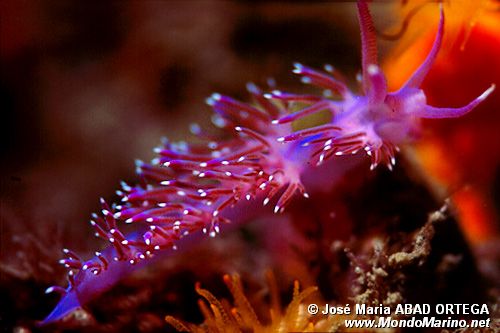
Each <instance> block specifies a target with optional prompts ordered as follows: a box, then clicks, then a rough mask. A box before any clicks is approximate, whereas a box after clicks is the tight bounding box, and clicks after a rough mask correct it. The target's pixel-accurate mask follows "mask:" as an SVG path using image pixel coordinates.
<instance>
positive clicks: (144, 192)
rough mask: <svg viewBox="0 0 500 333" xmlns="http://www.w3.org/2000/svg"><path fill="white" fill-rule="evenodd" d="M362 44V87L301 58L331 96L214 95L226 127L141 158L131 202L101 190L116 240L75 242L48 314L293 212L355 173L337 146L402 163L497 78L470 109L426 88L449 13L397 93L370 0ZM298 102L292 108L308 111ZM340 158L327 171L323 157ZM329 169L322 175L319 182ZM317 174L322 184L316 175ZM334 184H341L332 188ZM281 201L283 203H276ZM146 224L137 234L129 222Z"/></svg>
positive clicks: (101, 232)
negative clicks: (313, 121) (435, 101)
mask: <svg viewBox="0 0 500 333" xmlns="http://www.w3.org/2000/svg"><path fill="white" fill-rule="evenodd" d="M358 17H359V23H360V28H361V45H362V52H361V57H362V73H363V77H362V82H361V87H360V88H361V89H360V90H361V91H362V94H356V93H355V92H353V91H351V90H350V89H349V88H348V85H347V84H346V83H345V82H343V81H342V80H341V79H339V75H338V73H337V72H336V71H335V70H334V69H333V67H332V66H330V65H327V66H325V72H321V71H317V70H314V69H311V68H309V67H306V66H303V65H301V64H298V63H297V64H295V66H294V67H295V68H294V70H293V72H294V73H295V74H298V75H301V77H302V82H303V83H305V84H311V85H314V86H316V87H318V88H320V89H321V90H322V93H321V94H317V95H314V94H307V95H304V94H295V93H287V92H282V91H278V90H273V91H271V92H269V93H265V92H263V91H262V90H260V88H258V87H257V86H256V85H254V84H248V86H247V88H248V91H249V93H250V95H251V96H252V97H253V99H254V102H255V103H254V104H252V105H250V104H246V103H243V102H240V101H237V100H235V99H233V98H231V97H228V96H224V95H221V94H217V93H216V94H213V95H212V96H211V97H209V98H208V99H207V104H208V105H209V106H210V107H211V108H212V111H213V113H214V115H213V117H212V121H213V123H214V125H215V126H216V127H218V128H220V129H221V132H223V133H225V134H224V135H214V134H208V133H206V132H204V131H203V130H202V129H201V128H200V127H199V126H197V125H192V126H191V131H192V132H193V134H195V135H196V136H198V137H199V140H198V141H199V142H200V143H191V144H188V143H187V142H183V141H182V142H169V141H168V140H164V142H163V144H162V146H160V147H158V148H155V150H154V151H155V153H156V154H157V157H156V158H155V159H153V160H152V161H151V163H144V162H141V161H138V162H136V169H137V174H138V175H139V177H140V182H139V183H138V184H137V185H135V186H130V185H128V184H126V183H122V189H121V190H119V191H117V195H118V196H119V197H120V198H121V203H120V204H112V205H108V204H107V203H106V202H105V201H104V200H101V207H102V208H101V214H99V215H98V214H94V215H93V216H92V220H91V221H90V224H91V226H92V228H93V229H94V232H95V235H96V236H97V237H99V238H101V239H103V240H104V241H105V242H106V243H107V244H108V247H107V248H106V249H105V250H103V251H100V252H96V255H95V257H94V258H93V259H90V260H87V261H83V260H81V259H80V258H79V257H78V256H77V255H76V254H75V253H73V252H71V251H69V250H65V251H64V253H65V255H66V258H65V259H62V260H61V264H63V265H64V266H66V267H67V268H68V269H69V273H68V280H69V286H68V287H67V289H66V291H63V290H62V288H58V287H52V288H49V289H48V290H47V291H48V292H52V291H53V292H60V293H62V294H63V298H62V299H61V301H60V302H59V304H58V305H57V307H56V308H55V310H54V311H53V312H52V313H51V314H50V315H49V316H48V317H47V318H46V320H45V321H44V322H43V323H44V324H46V323H50V322H53V321H56V320H59V319H61V318H63V317H64V316H65V315H67V314H68V313H70V312H71V311H72V310H74V309H75V308H77V307H79V306H82V305H85V304H86V303H88V302H89V301H90V300H91V299H93V298H95V297H97V296H98V295H99V294H100V293H102V292H104V291H105V290H107V289H109V288H110V287H111V286H113V285H114V284H116V283H117V281H118V280H119V279H120V278H122V277H123V276H124V275H126V274H127V273H129V272H131V271H132V270H134V269H136V268H137V267H141V266H142V265H144V264H147V263H148V262H150V260H151V258H154V257H157V256H158V255H159V254H161V255H174V253H175V252H176V250H178V249H180V250H182V249H183V248H189V247H191V246H193V244H196V243H197V242H198V241H199V240H200V239H201V238H202V237H204V236H205V235H208V236H210V237H215V236H216V235H217V234H218V233H219V232H220V231H221V228H222V226H223V225H227V224H228V223H229V222H232V223H231V225H232V226H233V227H234V226H237V225H238V224H239V223H243V222H245V221H248V220H250V219H252V218H254V217H255V216H257V215H259V214H260V215H262V214H268V213H271V212H274V213H281V212H283V211H284V209H285V207H286V206H287V205H288V204H289V203H290V201H291V200H292V199H293V197H294V196H295V195H296V194H301V195H302V196H303V197H305V198H308V197H309V194H308V192H307V190H311V188H313V186H312V185H310V184H313V183H320V184H321V186H323V187H325V186H330V187H331V186H333V185H332V183H331V182H325V181H324V177H326V178H328V179H338V178H339V177H340V176H341V175H340V176H339V174H338V173H342V172H345V170H343V169H342V168H341V167H340V168H338V167H336V166H337V164H335V165H334V166H332V165H333V164H332V162H335V163H337V162H338V165H341V164H342V162H341V161H342V160H341V159H334V157H337V156H342V155H346V156H351V155H357V154H359V153H363V154H366V155H368V156H369V158H370V159H371V167H370V169H372V170H373V169H374V168H375V167H377V166H378V165H379V164H384V165H386V166H387V168H389V169H392V168H393V166H394V165H395V163H396V158H395V155H396V153H397V152H398V150H399V148H398V146H399V145H401V144H403V143H406V142H408V141H409V140H410V139H412V135H413V133H414V132H415V130H417V129H418V128H419V126H420V118H449V117H458V116H461V115H463V114H466V113H467V112H469V111H471V110H472V109H473V108H474V107H476V106H477V105H478V104H479V103H481V102H482V101H483V100H484V99H485V98H486V97H487V96H488V95H489V94H491V92H492V91H493V90H494V88H495V86H494V85H492V86H491V87H490V88H489V89H488V90H486V91H485V92H484V93H483V94H482V95H480V96H479V97H478V98H476V99H475V100H473V101H472V102H471V103H470V104H468V105H467V106H465V107H462V108H455V109H453V108H435V107H431V106H429V105H427V101H426V96H425V93H424V92H423V91H422V90H421V89H420V88H419V86H420V84H421V83H422V81H423V79H424V78H425V75H426V74H427V72H428V71H429V70H430V68H431V66H432V63H433V62H434V60H435V58H436V55H437V53H438V51H439V47H440V44H441V39H442V35H443V33H444V31H443V22H444V15H443V11H442V9H441V19H440V23H439V28H438V32H437V36H436V40H435V43H434V45H433V47H432V49H431V51H430V53H429V55H428V57H427V59H426V60H425V61H424V63H423V64H422V65H421V66H420V68H419V69H418V70H417V71H416V72H415V73H414V74H413V75H412V76H411V77H410V78H409V79H408V81H407V83H406V84H405V85H403V87H402V88H401V89H399V90H398V91H396V92H388V91H387V82H386V78H385V75H384V73H383V72H382V71H381V70H380V68H379V66H378V65H377V63H378V61H377V45H376V39H375V30H374V26H373V22H372V17H371V15H370V12H369V10H368V5H367V2H366V1H359V2H358ZM297 109H298V111H296V112H293V113H292V112H290V111H291V110H297ZM320 111H327V112H330V114H331V121H330V122H327V123H322V124H320V125H318V126H312V127H309V128H302V129H300V130H297V131H294V130H293V128H292V123H293V122H296V121H300V120H301V119H302V118H304V117H306V116H309V115H312V114H315V113H317V112H320ZM327 160H330V164H328V168H326V166H325V167H324V168H322V169H321V172H317V171H316V170H315V169H313V168H314V166H315V165H319V164H323V163H324V162H325V161H327ZM314 177H317V178H318V177H322V178H321V181H319V182H318V181H316V182H314V181H311V180H310V179H312V178H314ZM304 179H308V181H310V183H307V182H305V181H304ZM322 190H331V188H327V189H322ZM271 201H273V202H275V205H274V208H273V209H270V208H269V207H266V206H267V204H268V203H270V202H271ZM127 229H131V230H135V231H134V232H132V233H127V232H125V230H127Z"/></svg>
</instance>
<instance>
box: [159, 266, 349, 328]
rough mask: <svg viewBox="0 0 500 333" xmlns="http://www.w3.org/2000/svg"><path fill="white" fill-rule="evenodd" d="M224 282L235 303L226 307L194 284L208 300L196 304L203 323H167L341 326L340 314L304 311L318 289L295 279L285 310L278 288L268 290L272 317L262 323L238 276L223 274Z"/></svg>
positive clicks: (169, 320)
mask: <svg viewBox="0 0 500 333" xmlns="http://www.w3.org/2000/svg"><path fill="white" fill-rule="evenodd" d="M224 282H225V283H226V285H227V288H228V289H229V290H230V291H231V295H232V296H233V299H234V306H231V307H227V303H222V302H221V301H219V300H218V299H217V298H216V297H215V296H214V295H212V294H211V293H210V292H209V291H207V290H205V289H202V288H201V287H200V286H199V285H197V287H196V292H197V293H198V294H199V295H200V296H202V297H203V298H205V300H206V301H207V302H208V306H207V305H206V303H205V302H203V301H200V302H199V303H198V305H199V307H200V311H201V312H202V313H203V316H204V318H205V321H204V323H203V324H201V325H200V326H197V325H194V324H190V323H186V322H183V321H180V320H178V319H176V318H174V317H171V316H166V317H165V320H166V321H167V323H169V324H170V325H172V326H173V327H175V328H176V329H177V330H178V331H181V332H207V331H208V332H245V331H251V332H336V331H337V329H338V328H339V327H340V316H321V315H319V316H313V315H311V314H309V313H308V311H307V310H306V306H307V304H308V303H306V302H305V300H306V299H308V298H310V297H309V296H311V294H313V293H315V292H317V288H316V287H309V288H306V289H305V290H303V291H300V290H299V283H298V282H297V281H295V284H294V288H293V299H292V301H291V302H290V304H289V305H288V306H287V308H286V310H285V311H283V310H282V309H281V308H280V306H279V300H278V295H277V290H275V289H274V290H271V291H270V292H271V297H272V299H273V303H274V304H273V307H272V308H271V309H269V313H270V318H271V320H270V323H264V324H263V323H261V321H260V320H259V318H258V317H257V315H256V313H255V311H254V309H253V307H252V305H251V304H250V303H249V301H248V299H247V298H246V297H245V294H244V292H243V287H242V285H241V281H240V278H239V276H238V275H233V276H229V275H226V276H224ZM269 284H270V286H271V287H272V286H273V285H275V282H274V281H272V278H271V281H270V283H269ZM225 305H226V306H225Z"/></svg>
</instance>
